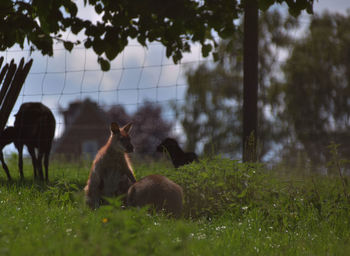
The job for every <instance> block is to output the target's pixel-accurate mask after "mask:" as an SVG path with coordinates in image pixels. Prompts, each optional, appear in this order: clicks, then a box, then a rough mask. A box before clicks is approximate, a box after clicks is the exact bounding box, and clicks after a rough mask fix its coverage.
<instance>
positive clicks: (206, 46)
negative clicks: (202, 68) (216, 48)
mask: <svg viewBox="0 0 350 256" xmlns="http://www.w3.org/2000/svg"><path fill="white" fill-rule="evenodd" d="M212 48H213V47H212V46H211V44H204V45H203V46H202V55H203V57H208V55H209V52H211V50H212Z"/></svg>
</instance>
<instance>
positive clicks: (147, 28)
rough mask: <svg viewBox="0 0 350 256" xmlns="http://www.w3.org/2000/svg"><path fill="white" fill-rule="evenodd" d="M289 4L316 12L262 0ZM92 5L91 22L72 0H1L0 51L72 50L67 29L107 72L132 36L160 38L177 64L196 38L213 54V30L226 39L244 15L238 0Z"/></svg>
mask: <svg viewBox="0 0 350 256" xmlns="http://www.w3.org/2000/svg"><path fill="white" fill-rule="evenodd" d="M282 2H286V3H287V4H288V6H289V10H290V12H291V13H293V14H295V15H298V14H299V13H300V11H301V10H304V9H306V10H307V11H308V12H312V4H313V0H298V1H294V0H265V1H259V5H260V8H261V9H262V10H266V9H268V8H269V7H270V6H271V5H272V4H274V3H282ZM84 4H85V5H87V6H93V7H94V9H95V11H96V13H97V14H99V15H100V17H101V21H98V22H96V23H92V22H91V21H89V20H85V19H82V18H80V17H78V16H77V12H78V9H77V5H76V3H75V1H73V0H50V1H46V0H22V1H20V0H15V1H13V0H1V1H0V20H2V22H1V23H0V50H1V51H4V50H6V49H8V48H10V47H12V46H14V45H15V44H19V45H20V47H21V48H23V46H24V44H25V42H26V43H28V45H30V47H31V50H39V51H41V53H42V54H43V55H49V56H52V55H53V43H54V41H55V40H58V41H61V42H63V44H64V47H65V48H66V49H67V50H69V51H71V50H72V49H73V47H74V45H77V44H79V43H80V42H79V41H74V42H72V41H70V40H67V39H64V38H62V32H65V31H71V33H73V34H75V35H77V34H78V33H80V32H83V33H84V40H83V41H84V46H85V47H86V48H93V50H94V52H95V53H96V54H97V55H98V62H99V63H100V65H101V68H102V69H103V70H105V71H106V70H108V69H109V68H110V64H109V61H111V60H113V59H114V58H115V57H116V56H117V55H118V54H119V53H121V52H122V51H123V49H124V48H125V46H127V44H128V41H129V39H136V40H137V41H138V42H139V43H140V44H141V45H143V46H146V45H147V43H148V42H153V41H158V42H160V43H162V44H163V45H164V46H165V48H166V55H167V57H172V58H173V60H174V62H177V61H179V60H180V59H181V58H182V53H183V52H189V51H190V49H191V45H190V43H191V42H198V43H200V44H201V45H202V54H203V56H208V55H209V54H210V53H211V52H214V50H215V46H217V44H216V42H215V38H214V37H213V32H215V33H216V34H218V35H219V36H220V37H221V38H227V37H229V36H231V35H232V34H233V33H234V32H235V28H236V27H235V24H234V23H233V21H234V20H235V19H237V18H238V17H239V14H241V13H242V7H241V5H240V3H239V1H236V0H233V1H232V0H215V1H214V0H203V1H194V0H163V1H160V0H144V1H137V0H118V1H117V0H84Z"/></svg>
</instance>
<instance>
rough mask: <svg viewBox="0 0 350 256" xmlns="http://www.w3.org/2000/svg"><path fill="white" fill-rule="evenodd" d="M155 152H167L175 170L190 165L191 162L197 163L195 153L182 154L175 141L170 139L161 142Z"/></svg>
mask: <svg viewBox="0 0 350 256" xmlns="http://www.w3.org/2000/svg"><path fill="white" fill-rule="evenodd" d="M157 151H158V152H168V153H169V155H170V158H171V161H172V163H173V165H174V166H175V168H178V167H180V166H182V165H185V164H189V163H192V162H193V161H198V157H197V155H196V153H194V152H184V151H183V150H182V149H181V148H180V146H179V144H178V143H177V141H176V140H174V139H172V138H166V139H165V140H163V141H162V143H160V144H159V145H158V147H157Z"/></svg>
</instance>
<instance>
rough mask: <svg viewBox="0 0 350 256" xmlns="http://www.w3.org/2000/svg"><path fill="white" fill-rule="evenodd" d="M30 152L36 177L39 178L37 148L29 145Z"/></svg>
mask: <svg viewBox="0 0 350 256" xmlns="http://www.w3.org/2000/svg"><path fill="white" fill-rule="evenodd" d="M28 151H29V154H30V156H31V158H32V164H33V170H34V179H37V169H38V167H37V158H36V154H35V150H34V148H33V147H28Z"/></svg>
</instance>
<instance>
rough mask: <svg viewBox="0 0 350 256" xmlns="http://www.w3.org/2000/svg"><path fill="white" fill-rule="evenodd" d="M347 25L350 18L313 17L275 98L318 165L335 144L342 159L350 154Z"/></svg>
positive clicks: (282, 115) (349, 32)
mask: <svg viewBox="0 0 350 256" xmlns="http://www.w3.org/2000/svg"><path fill="white" fill-rule="evenodd" d="M349 24H350V14H348V15H347V16H343V15H340V14H332V15H331V14H328V13H324V14H323V15H321V16H314V17H313V18H312V21H311V23H310V26H309V28H308V29H307V30H306V36H305V37H303V38H301V39H299V40H297V41H296V42H295V45H294V48H293V51H292V54H291V56H290V58H289V59H288V60H287V62H286V64H285V65H284V67H283V71H284V76H285V83H282V84H279V86H280V87H279V88H280V89H281V91H280V93H276V95H275V98H276V99H277V98H278V99H280V102H279V103H278V104H277V105H276V106H279V108H280V106H283V104H285V108H280V111H279V112H278V113H279V114H280V118H281V120H283V121H284V122H285V124H290V128H289V130H290V133H295V135H296V140H297V141H299V142H300V143H301V145H302V148H303V149H305V150H306V152H307V155H308V157H309V158H310V159H311V160H312V162H313V163H314V164H316V163H324V162H325V161H328V160H329V154H328V152H329V149H328V148H327V146H328V145H329V144H330V143H331V142H332V141H333V142H335V143H339V144H341V145H342V147H341V148H340V154H342V155H343V156H348V155H349V153H350V147H349V146H348V145H349V144H350V26H349ZM276 86H277V87H278V85H276ZM276 92H278V89H277V88H276ZM277 101H278V100H277Z"/></svg>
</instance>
